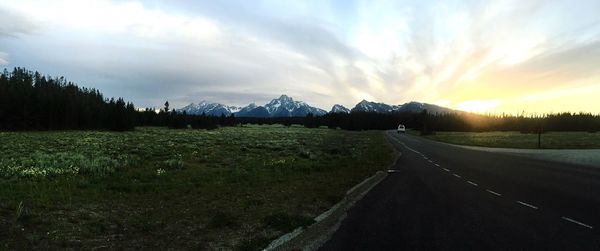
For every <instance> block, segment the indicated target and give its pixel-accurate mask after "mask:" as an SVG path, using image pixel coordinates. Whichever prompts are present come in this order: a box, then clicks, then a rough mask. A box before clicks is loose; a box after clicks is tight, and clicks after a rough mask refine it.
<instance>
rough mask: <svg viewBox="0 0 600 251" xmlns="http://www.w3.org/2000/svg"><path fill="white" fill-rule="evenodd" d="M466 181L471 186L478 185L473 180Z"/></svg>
mask: <svg viewBox="0 0 600 251" xmlns="http://www.w3.org/2000/svg"><path fill="white" fill-rule="evenodd" d="M467 183H469V184H471V185H473V186H479V185H477V183H475V182H472V181H469V180H467Z"/></svg>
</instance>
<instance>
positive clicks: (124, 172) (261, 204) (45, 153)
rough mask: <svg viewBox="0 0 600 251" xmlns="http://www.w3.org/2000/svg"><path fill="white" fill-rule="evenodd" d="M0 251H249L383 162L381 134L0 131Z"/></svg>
mask: <svg viewBox="0 0 600 251" xmlns="http://www.w3.org/2000/svg"><path fill="white" fill-rule="evenodd" d="M0 139H1V142H2V144H0V153H1V155H0V226H1V228H0V240H2V241H1V242H0V249H10V250H14V249H84V250H93V249H97V250H101V249H107V250H114V249H140V248H142V247H143V248H145V249H155V250H164V249H169V248H174V249H194V250H196V249H198V250H203V249H204V250H206V249H208V250H214V249H234V250H257V249H261V248H263V247H264V246H265V245H266V244H268V242H269V241H270V240H272V239H274V238H276V237H278V236H279V235H281V234H282V233H285V232H287V231H289V230H291V229H294V228H295V227H298V226H301V225H306V224H310V223H312V218H313V217H315V216H316V215H318V214H320V213H322V212H323V211H325V210H326V209H328V208H329V207H330V206H332V205H333V204H335V203H336V202H337V201H339V200H340V199H341V198H342V195H343V194H344V193H345V191H346V190H347V189H349V188H350V187H352V186H353V185H355V184H356V183H358V182H360V181H361V180H362V179H364V178H365V177H368V176H370V175H372V174H373V173H374V172H375V171H376V170H381V169H382V168H383V167H384V166H386V165H387V164H389V162H391V158H392V155H393V154H392V150H391V148H390V147H389V145H388V144H387V143H386V142H385V140H384V138H383V135H382V133H381V132H376V131H372V132H349V131H342V130H330V129H305V128H302V127H282V126H249V127H231V128H221V129H217V130H212V131H206V130H168V129H163V128H138V129H136V130H135V131H132V132H124V133H115V132H89V131H64V132H24V133H12V132H11V133H7V132H2V133H0Z"/></svg>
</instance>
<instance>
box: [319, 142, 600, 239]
mask: <svg viewBox="0 0 600 251" xmlns="http://www.w3.org/2000/svg"><path fill="white" fill-rule="evenodd" d="M386 137H389V139H390V141H391V142H392V144H393V145H394V147H395V148H396V149H397V150H398V151H400V152H402V156H401V157H400V159H399V161H398V162H397V164H396V165H395V166H394V168H393V169H392V170H390V175H389V176H388V177H387V178H386V179H385V180H383V181H382V182H381V183H379V184H378V185H377V186H376V187H374V188H373V189H372V190H371V191H370V192H369V193H368V194H367V195H366V196H365V197H364V198H363V199H362V200H361V201H359V202H358V203H356V205H355V206H354V207H353V208H352V209H351V210H349V211H348V215H347V217H346V218H345V219H344V220H343V221H342V223H341V225H340V227H339V229H338V230H337V231H336V232H335V233H334V234H333V235H332V237H331V239H330V240H329V241H328V242H327V243H325V244H324V245H323V246H322V247H321V249H320V250H415V249H419V250H507V249H508V250H539V249H546V250H600V231H599V230H600V168H594V167H589V166H580V165H574V164H565V163H559V162H552V161H544V160H539V159H533V158H527V157H526V156H516V155H510V154H503V153H495V152H488V151H478V150H473V149H467V148H463V147H457V146H453V145H448V144H442V143H438V142H434V141H430V140H426V139H422V138H420V137H416V136H410V135H405V134H402V135H399V134H396V133H395V132H391V131H390V132H386Z"/></svg>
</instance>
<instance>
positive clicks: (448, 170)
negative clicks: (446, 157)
mask: <svg viewBox="0 0 600 251" xmlns="http://www.w3.org/2000/svg"><path fill="white" fill-rule="evenodd" d="M442 169H444V171H446V172H450V169H448V168H442Z"/></svg>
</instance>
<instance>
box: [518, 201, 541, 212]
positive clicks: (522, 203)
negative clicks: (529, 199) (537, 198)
mask: <svg viewBox="0 0 600 251" xmlns="http://www.w3.org/2000/svg"><path fill="white" fill-rule="evenodd" d="M517 203H519V204H521V205H523V206H526V207H528V208H533V209H535V210H537V209H538V207H536V206H534V205H531V204H529V203H525V202H522V201H517Z"/></svg>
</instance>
